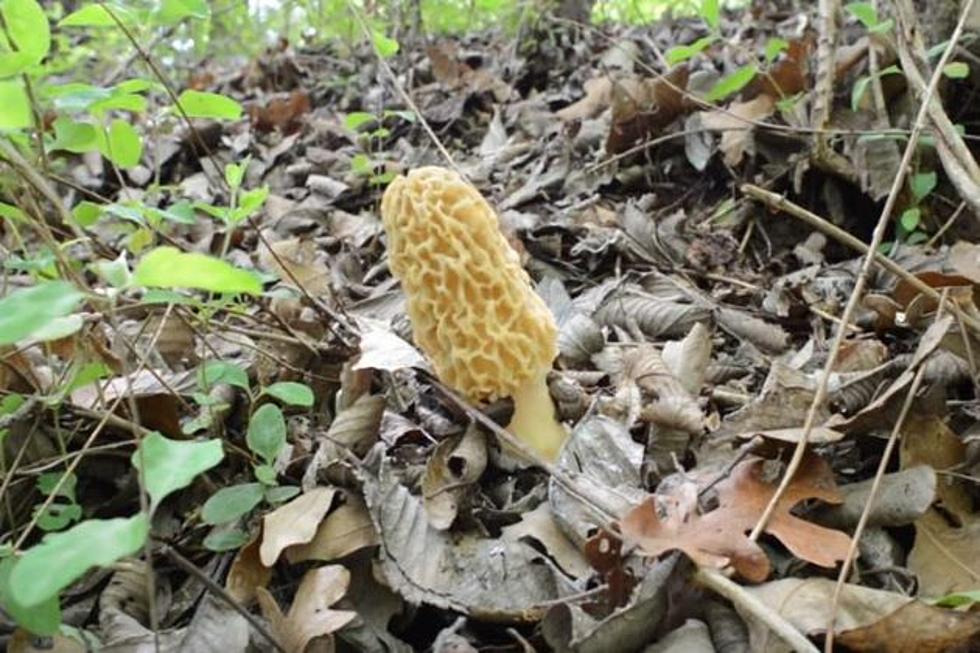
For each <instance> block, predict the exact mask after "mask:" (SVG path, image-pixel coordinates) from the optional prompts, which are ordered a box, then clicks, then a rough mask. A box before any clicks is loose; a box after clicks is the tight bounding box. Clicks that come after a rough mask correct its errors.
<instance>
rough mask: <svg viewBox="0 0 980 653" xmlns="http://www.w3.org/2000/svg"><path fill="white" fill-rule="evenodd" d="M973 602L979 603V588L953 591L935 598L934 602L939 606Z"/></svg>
mask: <svg viewBox="0 0 980 653" xmlns="http://www.w3.org/2000/svg"><path fill="white" fill-rule="evenodd" d="M974 603H980V590H969V591H966V592H954V593H952V594H947V595H946V596H941V597H939V598H938V599H936V600H935V604H936V605H938V606H939V607H941V608H958V607H960V606H963V605H973V604H974Z"/></svg>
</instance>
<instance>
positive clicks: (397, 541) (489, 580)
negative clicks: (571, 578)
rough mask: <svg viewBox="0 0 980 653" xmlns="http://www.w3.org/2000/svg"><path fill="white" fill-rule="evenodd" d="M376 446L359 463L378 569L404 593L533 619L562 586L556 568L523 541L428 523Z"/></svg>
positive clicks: (470, 610)
mask: <svg viewBox="0 0 980 653" xmlns="http://www.w3.org/2000/svg"><path fill="white" fill-rule="evenodd" d="M380 447H381V445H380V444H379V445H378V446H377V447H375V449H374V450H373V451H372V452H371V454H370V455H369V456H368V463H366V464H365V467H364V468H363V470H362V479H363V481H364V498H365V500H366V501H367V505H368V510H369V512H370V513H371V518H372V519H373V520H374V523H375V526H376V527H377V529H378V535H379V538H380V544H381V555H380V571H381V573H383V574H384V577H385V579H386V580H387V582H388V584H389V586H390V587H391V588H392V589H393V590H394V591H395V592H397V593H398V594H400V595H401V596H402V597H403V598H405V600H407V601H410V602H417V603H421V602H426V603H429V604H431V605H435V606H440V607H443V608H445V607H450V608H452V609H454V610H458V611H460V612H464V613H466V614H469V615H470V616H472V617H474V618H485V619H492V620H495V621H499V620H511V621H534V620H537V619H539V618H540V617H541V615H542V613H543V611H544V608H543V607H542V606H543V605H544V604H550V603H552V602H553V601H554V600H555V599H557V598H559V597H560V596H562V595H563V594H565V593H566V591H565V590H566V589H568V588H567V586H566V585H565V584H564V583H563V582H561V581H560V580H559V576H560V572H558V571H557V570H556V569H555V568H554V567H552V566H550V565H542V564H541V560H540V554H538V553H537V552H536V551H533V550H532V549H530V548H529V547H528V546H526V545H525V544H523V543H518V542H509V541H506V540H501V539H488V538H485V537H482V536H481V535H480V534H477V533H468V532H459V533H447V532H445V531H439V530H436V529H435V528H432V527H431V526H430V525H429V522H428V519H427V518H426V515H425V510H424V509H423V507H422V500H421V499H420V498H419V497H417V496H415V495H413V494H412V493H411V492H410V491H409V489H408V488H407V487H405V486H404V485H402V484H401V483H400V482H399V479H398V472H397V471H396V470H395V469H393V468H392V467H391V463H390V462H389V461H388V460H387V459H385V460H381V461H380V462H378V461H377V458H379V457H380V456H378V457H376V456H375V455H374V454H375V453H377V452H379V449H380ZM376 466H377V470H376V471H375V469H376ZM569 591H571V590H569Z"/></svg>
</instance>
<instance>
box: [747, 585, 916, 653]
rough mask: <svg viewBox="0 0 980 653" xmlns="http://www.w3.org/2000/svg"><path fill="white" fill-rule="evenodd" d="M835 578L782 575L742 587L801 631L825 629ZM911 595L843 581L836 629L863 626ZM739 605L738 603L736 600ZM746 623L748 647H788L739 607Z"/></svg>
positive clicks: (759, 650)
mask: <svg viewBox="0 0 980 653" xmlns="http://www.w3.org/2000/svg"><path fill="white" fill-rule="evenodd" d="M834 584H835V583H834V581H832V580H830V579H827V578H806V579H803V578H783V579H781V580H774V581H771V582H768V583H765V584H762V585H758V586H756V587H746V588H745V591H747V592H748V593H749V594H751V595H752V597H753V598H755V599H757V600H759V601H761V602H762V603H763V604H764V605H765V606H766V607H768V608H769V609H771V610H773V611H775V612H776V613H777V614H779V615H780V616H781V617H782V618H784V619H785V620H786V621H788V622H789V623H790V624H792V625H793V626H794V627H795V628H796V629H797V630H799V631H800V632H801V633H803V634H804V635H816V634H819V633H823V632H826V629H827V624H829V623H830V603H831V597H832V596H833V592H834ZM912 601H913V599H912V598H911V597H908V596H904V595H902V594H895V593H893V592H885V591H883V590H877V589H871V588H870V587H863V586H861V585H851V584H847V585H844V591H843V593H842V594H841V598H840V604H839V606H838V609H837V613H836V619H835V632H836V633H840V632H842V631H846V630H852V629H855V628H862V627H865V626H868V625H871V624H874V623H876V622H877V621H879V620H880V619H882V618H884V617H885V616H886V615H888V614H891V613H893V612H894V611H895V610H898V609H899V608H901V607H902V606H904V605H906V604H908V603H910V602H912ZM735 609H736V610H738V609H739V604H737V603H736V604H735ZM739 612H740V614H741V615H742V617H743V618H744V619H745V621H746V623H747V624H748V626H749V641H750V650H752V651H753V652H754V653H777V652H778V653H785V652H786V651H789V650H790V649H789V648H787V646H786V644H785V642H783V641H782V640H781V639H780V638H779V637H778V636H777V635H775V634H774V633H773V632H772V631H771V630H770V629H769V628H768V627H767V626H766V625H765V624H763V623H761V622H759V621H758V620H756V619H755V618H754V616H753V615H752V614H749V613H747V612H744V611H742V610H739Z"/></svg>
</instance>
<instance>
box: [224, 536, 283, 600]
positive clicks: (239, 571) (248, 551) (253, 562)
mask: <svg viewBox="0 0 980 653" xmlns="http://www.w3.org/2000/svg"><path fill="white" fill-rule="evenodd" d="M271 579H272V569H271V568H270V567H266V566H265V565H263V564H262V560H261V559H260V558H259V537H257V536H256V537H253V538H252V539H251V540H249V541H248V543H247V544H246V545H245V546H243V547H242V548H240V549H239V550H238V553H236V554H235V558H234V560H232V561H231V567H230V568H229V569H228V576H227V578H225V589H226V590H228V594H230V595H231V596H232V597H233V598H234V599H235V600H236V601H238V602H239V603H241V604H242V605H246V606H247V605H251V603H252V601H254V600H255V591H256V590H257V589H258V588H259V587H265V586H266V585H268V584H269V580H271Z"/></svg>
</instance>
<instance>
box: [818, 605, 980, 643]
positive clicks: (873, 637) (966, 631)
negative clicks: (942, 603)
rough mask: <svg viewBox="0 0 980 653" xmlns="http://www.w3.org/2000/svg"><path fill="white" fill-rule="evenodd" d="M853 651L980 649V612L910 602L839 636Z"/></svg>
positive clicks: (839, 641) (838, 640) (838, 639)
mask: <svg viewBox="0 0 980 653" xmlns="http://www.w3.org/2000/svg"><path fill="white" fill-rule="evenodd" d="M837 642H838V643H839V644H841V645H842V646H846V647H847V648H848V649H849V650H851V651H856V652H867V653H878V652H880V651H884V652H887V653H955V652H957V651H960V652H962V653H966V652H967V651H977V650H980V613H977V612H958V611H956V610H946V609H943V608H939V607H936V606H934V605H927V604H925V603H922V602H920V601H914V602H912V603H908V604H906V605H904V606H902V607H901V608H899V609H898V610H896V611H895V612H893V613H891V614H889V615H888V616H887V617H884V618H883V619H880V620H878V621H876V622H875V623H873V624H871V625H868V626H864V627H863V628H855V629H853V630H848V631H845V632H842V633H840V635H838V636H837Z"/></svg>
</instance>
